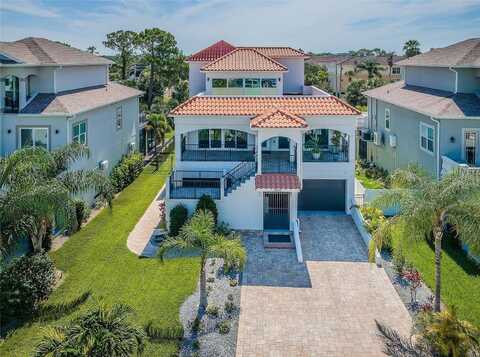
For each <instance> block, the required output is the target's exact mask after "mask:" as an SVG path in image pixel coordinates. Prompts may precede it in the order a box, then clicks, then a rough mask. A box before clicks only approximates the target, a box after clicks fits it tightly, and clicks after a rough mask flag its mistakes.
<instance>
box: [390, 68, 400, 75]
mask: <svg viewBox="0 0 480 357" xmlns="http://www.w3.org/2000/svg"><path fill="white" fill-rule="evenodd" d="M392 74H400V67H392Z"/></svg>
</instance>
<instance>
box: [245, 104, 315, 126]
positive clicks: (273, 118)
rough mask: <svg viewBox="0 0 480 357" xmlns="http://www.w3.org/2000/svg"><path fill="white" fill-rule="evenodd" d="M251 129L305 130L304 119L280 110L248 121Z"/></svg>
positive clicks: (272, 110)
mask: <svg viewBox="0 0 480 357" xmlns="http://www.w3.org/2000/svg"><path fill="white" fill-rule="evenodd" d="M250 126H251V127H252V128H306V127H307V126H308V124H307V122H306V121H305V119H303V118H301V117H299V116H298V115H295V114H291V113H288V112H286V111H284V110H281V109H277V108H275V109H271V110H268V111H266V112H265V113H263V114H260V115H257V116H256V117H253V118H252V119H251V120H250Z"/></svg>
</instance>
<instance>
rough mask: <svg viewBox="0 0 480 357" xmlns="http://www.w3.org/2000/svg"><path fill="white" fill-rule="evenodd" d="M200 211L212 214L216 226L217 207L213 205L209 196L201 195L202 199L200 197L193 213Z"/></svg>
mask: <svg viewBox="0 0 480 357" xmlns="http://www.w3.org/2000/svg"><path fill="white" fill-rule="evenodd" d="M200 210H205V211H210V212H212V215H213V220H214V221H215V224H217V218H218V210H217V205H216V204H215V201H214V200H213V199H212V197H210V196H209V195H202V197H200V199H199V200H198V203H197V208H196V210H195V211H197V212H198V211H200Z"/></svg>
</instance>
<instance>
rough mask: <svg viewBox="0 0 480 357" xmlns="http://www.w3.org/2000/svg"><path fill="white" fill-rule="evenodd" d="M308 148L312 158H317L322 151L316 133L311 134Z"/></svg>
mask: <svg viewBox="0 0 480 357" xmlns="http://www.w3.org/2000/svg"><path fill="white" fill-rule="evenodd" d="M308 148H310V151H311V152H312V156H313V159H314V160H319V159H320V155H321V153H322V145H321V142H320V137H318V136H317V135H314V136H312V138H311V139H310V140H309V141H308Z"/></svg>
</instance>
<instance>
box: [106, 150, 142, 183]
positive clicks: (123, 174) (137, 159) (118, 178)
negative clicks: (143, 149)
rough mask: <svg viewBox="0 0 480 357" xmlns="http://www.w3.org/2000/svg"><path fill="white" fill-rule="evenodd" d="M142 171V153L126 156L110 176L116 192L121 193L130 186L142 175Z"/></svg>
mask: <svg viewBox="0 0 480 357" xmlns="http://www.w3.org/2000/svg"><path fill="white" fill-rule="evenodd" d="M142 170H143V156H142V155H141V154H140V153H133V154H129V155H126V156H124V157H123V158H122V159H121V160H120V161H119V162H118V164H117V165H116V166H115V167H114V168H113V169H112V173H111V174H110V180H111V181H112V185H113V188H114V189H115V192H120V191H122V190H123V189H124V188H125V187H127V186H128V185H130V184H131V183H132V182H133V181H134V180H135V179H136V178H137V177H138V176H139V175H140V173H141V172H142Z"/></svg>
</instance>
